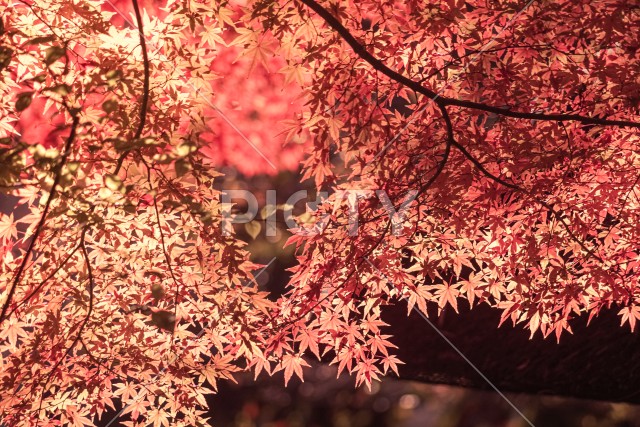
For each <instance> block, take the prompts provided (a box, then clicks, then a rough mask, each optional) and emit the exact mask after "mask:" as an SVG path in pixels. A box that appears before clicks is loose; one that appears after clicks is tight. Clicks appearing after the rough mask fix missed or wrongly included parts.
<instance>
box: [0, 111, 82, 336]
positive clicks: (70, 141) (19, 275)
mask: <svg viewBox="0 0 640 427" xmlns="http://www.w3.org/2000/svg"><path fill="white" fill-rule="evenodd" d="M79 123H80V117H79V116H78V115H77V114H75V115H73V122H72V123H71V132H70V133H69V136H68V137H67V141H66V142H65V144H64V148H63V152H62V157H61V158H60V162H59V163H58V166H57V167H56V171H55V177H54V179H53V184H52V185H51V191H50V192H49V197H48V198H47V203H46V204H45V205H44V210H43V211H42V215H41V216H40V221H38V225H36V228H35V230H34V232H33V236H31V241H30V242H29V246H28V247H27V250H26V251H25V253H24V255H23V258H22V262H21V263H20V266H19V267H18V270H17V271H16V273H15V275H14V276H13V280H12V281H11V282H12V283H11V287H10V288H9V292H8V293H7V299H6V300H5V302H4V303H3V304H2V312H0V325H1V324H2V322H4V320H5V318H6V315H7V310H8V309H9V306H10V305H11V300H12V299H13V296H14V294H15V292H16V288H17V287H18V284H19V283H20V279H22V275H23V274H24V270H25V268H26V267H27V262H29V258H30V257H31V254H32V253H33V249H34V247H35V245H36V241H37V240H38V237H40V233H41V232H42V229H43V228H44V225H45V222H46V219H47V214H48V213H49V209H50V208H51V202H53V199H54V198H55V196H56V190H57V187H58V185H59V184H60V179H61V178H62V169H63V167H64V165H65V164H66V163H67V159H68V158H69V154H70V153H71V146H72V145H73V142H74V140H75V138H76V131H77V129H78V125H79Z"/></svg>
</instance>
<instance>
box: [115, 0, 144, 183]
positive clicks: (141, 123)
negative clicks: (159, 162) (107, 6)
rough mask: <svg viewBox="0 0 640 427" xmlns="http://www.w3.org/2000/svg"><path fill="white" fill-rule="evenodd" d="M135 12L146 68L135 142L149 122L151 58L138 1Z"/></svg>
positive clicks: (119, 161)
mask: <svg viewBox="0 0 640 427" xmlns="http://www.w3.org/2000/svg"><path fill="white" fill-rule="evenodd" d="M132 3H133V10H134V12H135V15H136V23H137V24H138V37H139V39H140V48H141V49H142V61H143V62H142V66H143V68H144V76H143V81H142V100H141V101H140V113H139V119H138V127H137V128H136V132H135V134H134V135H133V141H135V140H136V139H140V137H141V136H142V131H143V130H144V125H145V124H146V122H147V109H148V106H149V76H150V70H149V56H148V54H147V43H146V41H145V39H144V27H143V24H142V14H141V13H140V7H139V6H138V0H132ZM129 153H131V150H126V151H125V152H123V153H122V154H121V155H120V157H119V158H118V162H117V164H116V169H115V171H114V175H117V174H118V172H120V169H121V168H122V163H123V162H124V159H126V158H127V156H128V155H129Z"/></svg>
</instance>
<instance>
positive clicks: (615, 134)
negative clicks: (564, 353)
mask: <svg viewBox="0 0 640 427" xmlns="http://www.w3.org/2000/svg"><path fill="white" fill-rule="evenodd" d="M141 6H142V5H141V4H138V2H137V1H136V0H133V1H131V2H126V1H119V2H116V3H111V2H110V1H108V0H104V1H103V0H72V1H69V0H64V1H63V0H24V1H18V2H15V4H14V2H11V4H10V2H9V1H8V0H0V8H2V10H3V15H2V21H1V23H2V26H0V96H1V97H2V103H0V132H2V134H1V135H0V138H1V139H0V149H1V151H0V157H1V158H2V166H3V167H2V168H1V169H0V188H1V189H2V191H3V194H4V195H3V197H4V198H5V199H6V200H10V201H11V203H13V206H14V208H13V209H12V212H10V213H3V214H2V216H0V239H1V242H0V255H1V256H2V258H1V259H2V262H1V264H0V276H1V280H0V295H2V297H1V298H0V303H1V311H0V325H1V326H2V328H1V330H0V354H1V358H0V393H1V394H0V396H1V397H2V399H1V401H0V416H1V417H2V420H3V421H4V422H5V423H8V424H9V425H25V426H28V425H37V423H38V422H39V420H48V422H49V423H50V424H49V425H78V426H82V425H91V424H92V422H94V421H95V420H96V419H99V418H101V417H102V415H103V414H104V412H105V411H107V410H108V409H109V408H111V409H113V408H114V407H115V403H114V402H115V401H118V402H119V403H120V404H121V405H122V407H123V408H124V409H123V414H128V416H129V418H130V421H126V423H127V425H132V426H133V425H147V424H153V425H154V426H168V425H189V426H191V425H202V424H203V423H205V422H206V420H205V419H204V417H203V413H204V411H203V407H205V406H206V401H205V398H204V396H205V394H207V393H210V392H214V391H215V390H216V387H217V382H218V381H220V380H230V379H232V378H233V374H234V373H235V372H238V371H244V370H252V371H253V372H254V373H255V375H256V376H257V375H259V374H260V373H261V372H263V371H266V372H267V373H270V374H271V373H274V372H277V371H284V376H285V381H286V382H288V381H289V380H290V379H291V378H292V377H293V376H294V375H296V376H298V377H300V378H302V377H303V367H304V366H308V363H307V362H306V361H305V357H306V356H316V357H317V358H319V359H323V360H327V361H329V362H330V363H335V364H337V365H338V370H339V371H343V370H346V371H348V372H350V373H352V374H354V375H355V376H356V382H357V383H358V384H365V385H370V384H371V382H372V381H374V380H376V379H378V378H379V377H380V376H381V375H384V374H386V373H388V372H389V371H392V372H395V373H397V372H398V365H399V364H400V363H401V362H400V361H399V360H398V359H397V358H396V357H395V356H394V354H393V349H394V348H395V346H394V345H393V343H392V338H391V337H390V336H389V335H388V334H385V333H384V331H383V328H384V326H386V324H385V323H384V321H383V320H382V318H381V313H382V307H383V306H384V305H386V304H392V303H403V304H407V308H408V310H409V311H411V310H412V309H414V308H415V309H418V310H420V311H422V312H423V313H425V314H426V313H427V307H428V306H429V305H432V306H437V307H438V309H439V310H444V309H445V308H446V307H451V308H452V309H453V310H456V311H457V310H458V305H459V304H460V303H461V302H465V303H467V304H469V305H470V306H474V305H477V304H489V305H491V306H493V307H496V308H497V309H499V310H502V313H503V316H502V319H503V321H506V320H511V321H512V322H513V323H522V324H523V325H525V327H527V328H528V329H529V330H530V331H531V333H532V334H534V333H535V332H537V331H540V332H541V333H542V334H543V335H544V336H548V335H550V334H555V335H556V336H557V337H558V338H559V337H560V336H561V334H562V333H563V332H564V331H570V330H571V327H570V321H571V319H572V318H574V317H576V316H580V315H583V314H588V315H589V316H595V315H597V314H598V312H599V311H600V310H602V309H603V308H605V307H611V306H616V307H618V308H619V309H620V315H621V320H622V323H629V325H630V327H631V329H633V328H634V327H635V324H636V321H637V320H638V319H640V286H639V285H640V284H639V283H638V277H639V276H638V268H639V262H640V252H639V251H638V248H639V247H640V244H639V243H640V241H639V240H640V239H639V234H640V229H639V227H640V226H639V224H640V221H639V220H640V218H639V217H638V216H639V214H640V197H639V196H638V193H637V189H636V187H637V184H638V182H639V181H640V172H639V165H640V154H639V150H638V149H639V144H640V134H639V131H638V129H639V128H640V117H639V116H640V111H639V104H640V81H639V80H638V78H637V77H638V75H640V53H638V52H640V49H639V47H640V46H639V43H640V42H639V41H638V39H637V37H634V35H635V34H638V33H639V32H640V21H638V19H637V11H634V5H633V4H632V2H630V1H624V0H608V1H605V2H601V3H598V4H594V3H592V2H589V1H558V2H554V3H553V4H548V3H545V4H544V5H539V4H537V3H536V2H533V3H532V2H527V3H525V2H523V3H522V4H519V3H514V2H511V1H509V2H507V1H505V2H497V3H496V2H492V3H490V4H489V3H487V2H484V1H462V0H448V1H441V2H435V3H429V2H423V1H408V2H405V1H403V2H400V1H380V0H365V1H357V2H356V1H352V0H341V1H333V2H330V1H324V0H323V1H316V0H296V1H280V2H274V1H266V0H258V1H250V2H247V3H228V2H225V1H219V2H218V1H213V2H210V1H199V0H196V1H193V0H192V1H188V2H181V1H177V0H169V1H167V2H166V3H162V4H155V3H153V2H150V3H148V4H146V7H147V9H146V10H145V9H144V8H142V7H141ZM114 7H116V9H114ZM634 13H635V15H634ZM276 122H279V123H276ZM305 152H306V153H305ZM273 153H278V155H277V156H274V155H273ZM272 159H273V160H272ZM300 163H302V179H312V180H313V181H314V182H315V184H316V186H317V187H318V189H319V190H321V189H322V190H331V191H332V193H333V194H338V193H337V191H338V190H360V191H363V190H370V191H374V190H384V194H385V195H386V199H385V200H382V201H381V200H380V199H379V198H371V197H369V198H367V197H363V198H357V197H347V198H340V197H338V196H335V195H334V196H331V197H330V198H329V199H328V200H326V201H325V203H321V204H320V205H319V207H318V209H317V210H315V212H313V213H312V215H311V217H312V219H311V220H310V222H311V224H307V225H306V226H307V227H313V226H314V223H313V221H314V219H313V218H317V222H316V223H315V227H316V229H319V230H321V231H322V232H320V233H301V232H298V233H295V234H293V235H292V237H291V238H290V239H289V241H288V245H291V246H293V247H294V248H295V250H296V258H297V265H296V266H295V267H294V268H293V269H292V277H291V280H290V283H289V291H288V293H287V294H286V295H284V296H282V297H281V298H279V299H277V300H274V299H269V298H268V295H267V294H266V293H265V292H261V291H260V290H259V289H258V286H257V284H255V282H254V280H253V279H252V276H251V272H252V271H255V270H256V268H257V267H259V266H257V265H254V264H253V263H252V262H250V260H249V257H248V253H247V251H246V250H245V247H244V246H245V244H244V243H243V242H241V241H239V240H237V239H235V238H233V236H227V235H225V234H223V233H222V229H221V224H220V223H221V210H222V206H221V204H220V202H219V199H220V194H219V192H218V191H216V190H214V188H215V187H214V183H216V180H218V179H219V177H220V173H219V171H218V169H219V168H220V167H221V166H235V167H237V168H238V169H239V170H240V171H241V172H243V173H246V174H261V173H266V174H271V173H275V172H276V171H277V170H281V169H295V168H296V167H297V166H298V165H299V164H300ZM273 168H275V169H273ZM410 194H412V196H411V197H410V196H409V195H410ZM3 200H4V199H3ZM354 205H356V206H357V207H358V211H359V223H358V227H357V234H355V235H354V233H353V224H352V223H351V222H350V216H349V214H348V213H349V212H351V211H352V210H353V207H354ZM390 207H391V208H393V209H392V210H394V211H398V212H400V211H402V212H403V213H402V214H401V215H400V214H397V215H389V208H390ZM305 215H307V217H309V213H306V214H305ZM298 231H300V230H298Z"/></svg>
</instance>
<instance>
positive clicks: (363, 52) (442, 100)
mask: <svg viewBox="0 0 640 427" xmlns="http://www.w3.org/2000/svg"><path fill="white" fill-rule="evenodd" d="M299 1H300V2H301V3H303V4H305V5H306V6H307V7H309V9H311V10H313V11H314V12H315V13H317V14H318V15H319V16H320V17H321V18H322V19H323V20H324V21H325V22H326V23H327V25H329V26H330V27H331V28H333V29H334V30H335V31H336V32H337V33H338V34H339V35H340V37H342V39H343V40H344V41H345V42H347V44H348V45H349V46H351V48H352V49H353V51H354V52H355V53H356V55H358V56H359V57H360V58H362V59H363V60H364V61H366V62H368V63H369V64H370V65H371V66H372V67H373V68H374V69H375V70H377V71H379V72H381V73H382V74H384V75H385V76H387V77H389V78H390V79H392V80H394V81H396V82H398V83H400V84H402V85H404V86H406V87H408V88H410V89H413V90H414V91H415V92H417V93H420V94H422V95H425V96H426V97H428V98H431V99H432V100H434V101H436V102H437V103H438V105H440V106H447V105H453V106H456V107H462V108H469V109H474V110H480V111H485V112H488V113H494V114H497V115H500V116H504V117H512V118H516V119H528V120H543V121H560V122H563V121H575V122H579V123H583V124H586V125H601V126H619V127H631V128H636V129H640V122H634V121H629V120H607V119H600V118H596V117H587V116H581V115H579V114H562V113H527V112H521V111H512V110H508V109H505V108H502V107H496V106H493V105H487V104H483V103H480V102H473V101H464V100H461V99H455V98H448V97H445V96H440V95H439V94H438V93H436V92H434V91H433V90H431V89H429V88H427V87H425V86H423V85H422V84H421V83H419V82H417V81H415V80H412V79H410V78H408V77H406V76H404V75H402V74H400V73H398V72H397V71H394V70H392V69H391V68H389V67H388V66H386V65H385V64H384V63H383V62H382V61H380V60H379V59H378V58H376V57H375V56H373V55H372V54H371V53H369V51H367V49H366V47H365V46H363V45H362V44H361V43H360V42H359V41H358V40H357V39H356V38H355V37H354V36H353V35H352V34H351V33H350V32H349V30H348V29H347V28H346V27H345V26H344V25H342V23H340V21H339V20H338V19H337V18H336V17H335V16H333V15H332V14H331V12H329V11H328V10H327V9H325V8H324V7H323V6H321V5H320V4H319V3H317V2H316V1H315V0H299Z"/></svg>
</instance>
